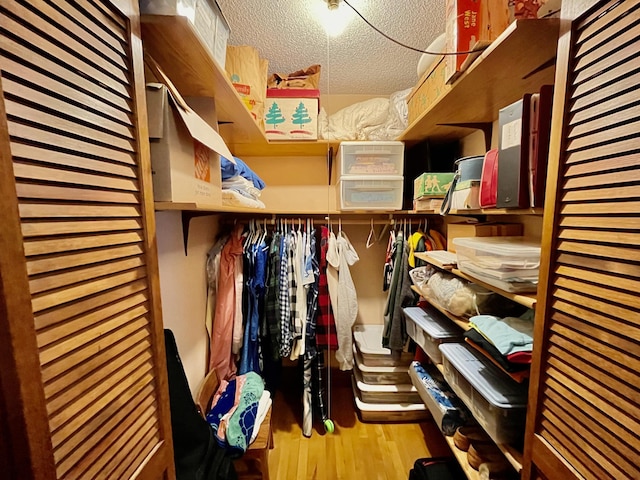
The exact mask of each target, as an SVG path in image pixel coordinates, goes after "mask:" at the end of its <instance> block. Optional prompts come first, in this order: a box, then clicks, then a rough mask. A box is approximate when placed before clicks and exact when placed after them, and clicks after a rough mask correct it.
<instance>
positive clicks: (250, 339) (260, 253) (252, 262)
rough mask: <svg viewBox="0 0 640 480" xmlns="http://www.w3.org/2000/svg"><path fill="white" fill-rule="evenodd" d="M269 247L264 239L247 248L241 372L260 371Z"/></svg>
mask: <svg viewBox="0 0 640 480" xmlns="http://www.w3.org/2000/svg"><path fill="white" fill-rule="evenodd" d="M268 250H269V247H268V246H267V244H266V243H265V241H264V239H260V240H258V241H257V242H256V243H252V244H250V245H249V247H248V248H247V258H248V260H249V261H248V264H249V271H248V272H247V273H248V279H247V282H246V285H247V287H248V290H249V292H248V293H249V295H248V300H249V302H248V307H249V308H248V315H247V317H246V318H245V330H244V342H243V345H242V356H241V359H240V373H241V374H244V373H247V372H257V373H260V357H259V345H258V333H259V330H260V310H261V309H263V308H264V291H265V281H266V274H267V255H268Z"/></svg>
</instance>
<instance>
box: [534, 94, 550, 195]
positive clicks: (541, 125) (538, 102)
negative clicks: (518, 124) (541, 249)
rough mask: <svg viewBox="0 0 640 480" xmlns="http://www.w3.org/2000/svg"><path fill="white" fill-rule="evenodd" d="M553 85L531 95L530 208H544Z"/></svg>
mask: <svg viewBox="0 0 640 480" xmlns="http://www.w3.org/2000/svg"><path fill="white" fill-rule="evenodd" d="M552 103H553V85H543V86H542V87H541V88H540V93H535V94H533V95H531V108H530V111H529V112H530V123H529V125H530V131H529V175H528V177H529V178H528V180H529V182H528V183H529V206H531V207H542V206H543V204H544V191H545V187H546V177H547V163H548V161H549V139H550V135H551V107H552Z"/></svg>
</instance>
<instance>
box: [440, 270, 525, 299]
mask: <svg viewBox="0 0 640 480" xmlns="http://www.w3.org/2000/svg"><path fill="white" fill-rule="evenodd" d="M451 272H452V273H453V274H455V275H457V276H459V277H460V278H464V279H465V280H469V281H470V282H472V283H475V284H478V285H480V286H482V287H484V288H486V289H487V290H491V291H492V292H495V293H497V294H499V295H502V296H503V297H505V298H508V299H509V300H513V301H514V302H516V303H519V304H520V305H524V306H525V307H528V308H536V302H537V295H536V294H535V293H512V292H507V291H505V290H502V289H500V288H498V287H494V286H493V285H491V284H489V283H486V282H483V281H482V280H479V279H477V278H475V277H472V276H471V275H467V274H466V273H463V272H461V271H460V270H458V269H457V268H454V269H453V270H451Z"/></svg>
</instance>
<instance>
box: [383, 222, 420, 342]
mask: <svg viewBox="0 0 640 480" xmlns="http://www.w3.org/2000/svg"><path fill="white" fill-rule="evenodd" d="M396 249H397V250H396V255H395V257H394V266H393V281H392V285H391V289H390V290H389V297H388V298H387V306H386V308H385V312H384V333H383V337H382V346H383V347H386V348H389V349H390V350H391V351H392V353H393V352H395V354H398V353H399V352H400V351H401V350H402V349H403V348H404V345H405V343H406V341H407V338H408V335H407V329H406V324H405V319H404V315H403V313H402V309H403V308H404V307H407V306H410V305H414V304H415V301H416V299H415V294H414V293H413V290H411V285H412V283H411V277H410V276H409V261H408V260H409V245H408V242H405V241H404V235H402V233H399V234H398V239H397V240H396ZM394 282H395V283H394Z"/></svg>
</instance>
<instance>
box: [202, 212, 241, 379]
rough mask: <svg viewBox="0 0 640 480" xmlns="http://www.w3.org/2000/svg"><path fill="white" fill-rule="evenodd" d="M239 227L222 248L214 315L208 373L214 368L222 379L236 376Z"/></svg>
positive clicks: (238, 226) (239, 253) (239, 226)
mask: <svg viewBox="0 0 640 480" xmlns="http://www.w3.org/2000/svg"><path fill="white" fill-rule="evenodd" d="M242 230H243V227H242V225H237V226H236V228H235V230H234V232H233V234H232V235H231V236H230V237H229V240H228V241H227V243H226V244H225V245H224V247H223V248H222V254H221V257H220V275H219V281H218V292H217V297H216V305H215V315H214V320H213V326H212V334H211V355H210V357H209V370H211V369H215V370H216V371H217V373H218V376H219V377H220V378H221V379H228V378H230V377H232V376H233V375H234V374H235V373H236V365H235V362H234V358H233V354H232V352H231V343H232V336H233V320H234V314H235V308H236V283H235V264H236V258H237V257H238V256H240V255H242Z"/></svg>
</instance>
